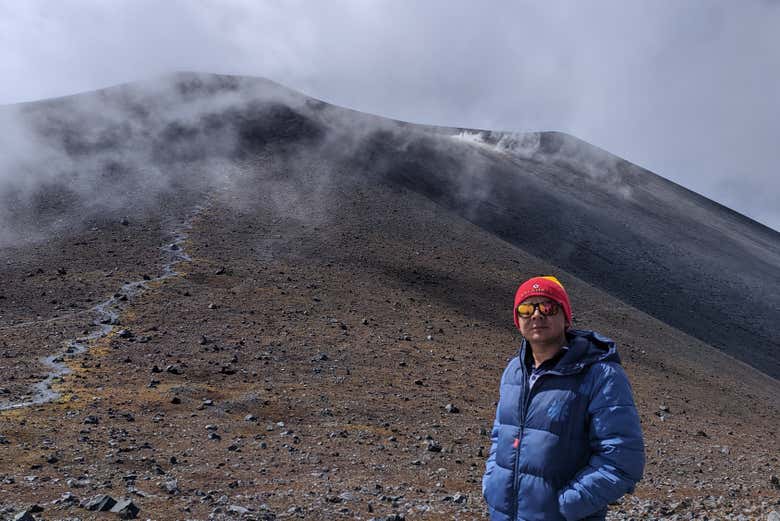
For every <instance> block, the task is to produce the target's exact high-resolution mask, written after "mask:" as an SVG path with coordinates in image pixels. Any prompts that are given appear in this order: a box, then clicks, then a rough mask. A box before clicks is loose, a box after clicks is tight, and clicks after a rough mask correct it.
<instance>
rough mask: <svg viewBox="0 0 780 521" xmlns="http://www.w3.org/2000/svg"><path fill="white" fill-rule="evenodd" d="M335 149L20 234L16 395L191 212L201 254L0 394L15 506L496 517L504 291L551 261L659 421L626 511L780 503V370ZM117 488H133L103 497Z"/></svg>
mask: <svg viewBox="0 0 780 521" xmlns="http://www.w3.org/2000/svg"><path fill="white" fill-rule="evenodd" d="M336 170H337V167H333V166H332V167H326V166H323V165H321V164H319V163H317V162H316V161H313V162H311V163H308V164H303V165H298V171H299V172H301V173H300V176H299V177H298V178H296V179H290V178H289V177H287V174H286V173H285V171H284V170H283V169H279V168H277V167H275V166H273V165H271V166H269V165H265V164H264V163H263V161H262V158H261V159H258V162H257V163H256V164H254V165H252V166H249V167H247V170H246V173H247V177H246V179H243V180H242V179H238V180H236V182H235V184H234V189H232V190H230V191H221V192H214V193H212V194H211V195H210V197H209V199H208V201H206V204H205V205H204V206H203V208H202V209H201V210H200V211H198V212H197V213H196V214H194V215H193V216H190V212H191V211H192V210H193V208H194V203H195V201H187V202H186V204H185V202H181V201H180V202H177V203H175V202H174V201H172V202H171V204H170V205H168V206H166V208H167V210H166V211H165V212H161V215H157V216H152V217H144V218H141V217H132V218H130V219H128V221H127V222H124V223H123V222H122V220H121V219H119V218H112V219H108V220H107V221H106V222H104V223H96V224H95V226H93V227H92V228H88V229H87V230H76V231H74V232H73V233H72V234H64V235H63V236H61V237H59V238H57V239H52V240H49V241H47V242H39V243H36V244H33V245H25V246H20V247H19V248H17V249H15V250H6V251H4V252H3V259H2V264H0V269H1V270H2V280H3V287H2V288H0V296H1V297H0V346H2V347H1V349H2V358H0V371H2V373H3V374H4V375H7V377H6V378H4V380H3V383H2V385H0V387H2V389H3V390H2V391H0V392H2V393H3V395H2V396H0V398H2V400H3V403H4V404H6V405H9V404H12V403H14V402H18V401H21V400H24V399H25V398H24V395H25V394H29V393H30V388H31V387H30V386H31V385H32V384H34V383H35V382H37V381H40V379H41V378H42V377H43V376H45V373H46V369H45V368H44V367H43V366H41V365H40V363H39V362H38V360H39V358H40V357H42V356H45V355H50V354H53V353H56V352H60V351H62V349H63V347H64V346H65V345H66V343H67V342H68V341H69V340H71V339H73V338H76V337H78V336H80V335H83V334H85V332H88V331H89V330H90V329H91V328H93V327H94V326H93V325H92V321H93V320H94V318H95V317H94V312H92V311H90V310H91V308H92V307H93V306H94V305H95V304H97V303H100V302H103V301H105V300H106V299H108V298H110V297H112V295H114V294H115V293H117V292H118V291H119V289H120V288H121V287H122V285H123V284H125V283H126V282H133V281H143V280H144V277H145V276H146V278H154V277H156V276H158V275H159V274H160V273H161V272H162V271H163V269H164V267H165V266H166V264H168V263H170V255H169V254H168V253H166V252H165V251H163V250H161V247H163V246H165V245H166V244H170V242H171V241H172V238H173V237H174V234H175V232H177V231H179V232H181V231H182V230H186V233H187V239H186V241H184V242H183V243H182V248H183V249H184V251H186V253H187V254H188V255H189V256H190V257H191V260H190V261H187V262H182V263H180V264H178V265H176V266H175V269H176V271H177V275H176V276H173V277H170V278H167V279H165V280H161V281H158V282H150V283H149V284H148V288H147V289H146V290H145V291H143V292H141V293H140V294H138V295H135V296H132V297H129V298H128V299H127V300H119V301H118V302H117V308H116V309H117V312H118V313H119V320H118V321H117V322H118V323H117V324H114V325H113V328H112V330H111V332H110V333H109V334H108V335H107V336H105V337H102V338H99V339H97V340H95V341H93V342H92V343H91V345H90V349H89V350H88V351H87V352H86V353H83V354H79V355H76V356H72V357H65V360H66V362H67V364H68V366H69V367H70V370H71V372H70V373H69V374H66V375H64V376H63V377H62V378H61V379H59V380H57V381H56V382H55V384H54V389H55V390H56V392H57V393H58V394H59V396H58V398H57V399H55V400H53V401H51V402H48V403H43V404H40V405H35V406H31V407H24V408H15V409H14V408H12V409H7V410H3V411H0V518H8V519H13V518H14V516H17V515H18V514H20V513H22V512H25V511H26V512H27V516H28V517H26V518H25V517H21V518H22V519H32V518H34V519H50V520H54V519H63V520H64V519H82V520H85V519H117V518H118V517H121V516H123V515H125V516H132V515H135V516H137V517H138V518H141V519H263V520H270V519H297V518H301V519H364V520H368V519H375V520H379V519H386V520H389V519H431V520H434V519H464V520H465V519H480V518H484V517H485V515H486V509H485V507H484V504H483V501H482V498H481V495H480V480H481V476H482V472H483V468H484V460H485V457H486V454H487V451H488V448H489V444H490V440H489V428H490V425H491V424H492V421H493V414H494V408H495V402H496V400H497V389H498V380H499V377H500V374H501V371H502V369H503V367H504V365H505V363H506V361H507V359H509V358H510V357H511V356H513V355H514V353H515V349H516V348H517V346H518V344H519V336H518V334H517V333H516V332H515V331H514V330H513V327H512V321H511V301H512V296H513V293H514V290H515V288H516V285H517V283H518V282H520V281H521V280H523V279H524V278H526V277H528V276H531V275H536V274H540V273H545V274H546V273H555V274H556V275H558V276H559V278H561V280H562V281H563V282H564V284H565V285H566V286H567V288H568V290H569V293H570V295H571V296H572V300H573V306H574V312H575V315H576V317H577V323H576V325H577V326H578V327H583V328H593V329H597V330H599V331H601V332H603V333H604V334H606V335H608V336H610V337H612V338H614V339H615V340H616V341H617V342H618V344H619V352H620V354H621V356H622V358H623V361H624V365H625V367H626V369H627V371H628V374H629V376H630V378H631V381H632V385H633V388H634V392H635V395H636V400H637V405H638V407H639V411H640V415H641V419H642V425H643V429H644V432H645V436H646V443H647V458H648V466H647V471H646V474H645V479H644V480H643V481H642V482H641V484H640V485H639V486H638V487H637V490H636V492H635V494H634V495H632V496H628V497H625V498H623V499H622V500H621V501H620V502H619V503H618V504H616V505H614V506H613V507H612V508H611V512H610V514H609V519H635V520H640V519H641V520H650V519H669V520H672V519H676V520H683V519H702V520H703V519H710V520H715V519H741V520H758V519H760V520H765V519H776V518H772V517H771V516H772V515H773V514H771V513H772V511H780V482H779V481H778V478H777V476H778V474H780V462H779V461H778V457H780V451H778V449H777V447H778V446H779V444H778V429H777V426H778V417H779V416H778V413H779V412H780V411H778V408H779V407H778V401H777V396H778V395H779V394H778V393H780V383H778V382H777V381H775V380H772V379H770V378H768V377H765V376H762V375H761V374H760V373H758V372H756V371H755V370H753V369H751V368H749V367H747V366H745V365H743V364H741V363H737V362H735V361H733V360H732V359H730V358H727V357H726V356H724V355H722V354H721V353H720V352H718V351H716V350H714V349H712V348H710V347H708V346H706V345H703V344H701V343H700V342H698V341H696V340H695V339H693V338H691V337H689V336H686V335H684V334H683V333H681V332H679V331H678V330H676V329H673V328H670V327H668V326H667V325H665V324H663V323H661V322H659V321H657V320H655V319H653V318H651V317H649V316H647V315H645V314H643V313H641V312H639V311H637V310H636V309H634V308H631V307H630V306H627V305H626V304H624V303H622V302H620V301H618V300H615V299H613V298H611V297H610V296H608V295H606V294H604V293H602V292H600V291H599V290H598V289H597V288H594V287H591V286H588V285H587V284H585V283H583V282H581V281H580V280H578V279H576V278H574V277H572V276H569V275H567V274H566V273H565V272H560V271H559V270H556V269H555V268H554V267H552V266H550V265H547V264H545V263H544V261H543V260H540V259H538V258H534V257H532V256H529V255H527V254H525V253H524V252H523V251H522V250H519V249H517V248H515V247H512V246H510V245H509V244H507V243H505V242H503V241H501V240H499V239H497V238H496V237H495V236H492V235H489V234H487V233H485V232H483V231H482V230H481V229H479V228H477V227H476V226H474V225H472V224H470V223H468V222H467V221H465V220H462V219H460V218H457V217H454V216H453V215H452V214H450V213H448V212H446V211H445V210H443V209H441V208H440V207H439V206H437V205H435V204H433V203H431V202H430V201H428V200H426V199H423V198H422V197H420V196H418V195H415V194H412V193H408V192H405V191H402V190H399V189H392V188H389V187H385V186H381V185H379V186H377V185H369V184H368V183H366V182H361V181H360V180H356V179H349V178H341V177H338V176H337V174H338V172H337V171H336ZM326 178H327V179H329V182H328V183H325V182H323V179H326ZM301 187H305V188H301ZM336 203H337V204H336ZM188 225H189V226H190V227H189V228H188ZM93 228H94V229H93ZM119 297H121V292H120V295H119ZM724 327H728V325H727V321H726V320H724ZM102 496H110V497H111V498H113V500H116V501H120V502H121V501H122V500H126V501H127V500H129V502H131V503H132V505H128V504H127V502H125V503H123V504H120V505H119V506H118V507H116V506H115V507H114V508H115V510H121V511H122V512H119V513H117V512H113V513H112V512H99V511H95V510H89V509H88V508H87V507H91V508H100V507H101V502H102V505H104V506H105V505H108V504H110V503H111V501H109V500H107V499H105V498H104V497H102ZM90 500H92V503H91V504H90ZM134 507H135V508H137V509H138V512H137V513H136V512H134Z"/></svg>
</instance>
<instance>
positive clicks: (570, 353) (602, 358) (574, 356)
mask: <svg viewBox="0 0 780 521" xmlns="http://www.w3.org/2000/svg"><path fill="white" fill-rule="evenodd" d="M566 342H567V344H568V347H569V349H568V350H567V351H566V354H564V355H563V358H561V359H560V360H559V361H558V363H557V364H555V367H553V368H552V369H550V370H549V372H553V373H559V374H574V373H579V372H580V371H582V370H583V369H585V368H586V367H588V366H590V365H591V364H594V363H596V362H616V363H618V364H619V363H620V356H618V353H617V347H616V346H615V342H614V341H612V340H611V339H609V338H607V337H605V336H603V335H600V334H599V333H597V332H595V331H589V330H584V329H572V328H569V329H568V330H567V331H566ZM528 349H529V347H528V342H527V341H526V339H525V338H523V342H522V344H521V345H520V352H519V356H520V362H524V360H525V356H526V352H527V350H528Z"/></svg>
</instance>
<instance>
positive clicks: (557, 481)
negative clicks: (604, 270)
mask: <svg viewBox="0 0 780 521" xmlns="http://www.w3.org/2000/svg"><path fill="white" fill-rule="evenodd" d="M513 315H514V322H515V325H516V326H517V328H518V329H519V330H520V333H521V334H522V335H523V341H522V344H521V346H520V352H519V355H518V356H515V357H514V358H512V360H511V361H510V362H509V365H508V366H507V368H506V369H505V370H504V374H503V376H502V377H501V386H500V398H499V402H498V408H497V410H496V419H495V422H494V423H493V431H492V434H491V439H492V442H493V443H492V446H491V448H490V454H489V455H488V459H487V464H486V470H485V475H484V477H483V479H482V494H483V496H484V497H485V500H486V501H487V504H488V509H489V511H490V519H491V520H493V521H516V520H518V521H519V520H522V521H537V520H538V521H564V520H565V521H574V520H583V519H587V520H594V521H595V520H603V519H605V516H606V512H607V505H608V504H609V503H612V502H613V501H615V500H617V499H618V498H619V497H621V496H622V495H623V494H625V493H627V492H632V491H633V490H634V485H635V484H636V482H638V481H639V480H640V479H641V478H642V473H643V471H644V464H645V453H644V443H643V441H642V429H641V427H640V425H639V416H638V415H637V411H636V407H635V405H634V399H633V395H632V393H631V387H630V385H629V383H628V378H627V377H626V374H625V372H624V371H623V368H622V367H621V365H620V358H619V357H618V354H617V351H616V348H615V344H614V342H612V340H610V339H608V338H605V337H603V336H601V335H599V334H598V333H595V332H593V331H581V330H576V329H572V328H571V304H570V303H569V296H568V295H567V294H566V290H565V289H564V288H563V285H561V283H560V282H558V280H557V279H556V278H555V277H550V276H547V277H534V278H532V279H529V280H527V281H525V282H524V283H523V284H521V285H520V287H519V288H518V289H517V293H516V294H515V304H514V308H513Z"/></svg>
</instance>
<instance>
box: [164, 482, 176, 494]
mask: <svg viewBox="0 0 780 521" xmlns="http://www.w3.org/2000/svg"><path fill="white" fill-rule="evenodd" d="M163 489H165V491H166V492H167V493H168V494H178V493H179V482H178V481H177V480H175V479H169V480H168V481H166V482H165V483H164V484H163Z"/></svg>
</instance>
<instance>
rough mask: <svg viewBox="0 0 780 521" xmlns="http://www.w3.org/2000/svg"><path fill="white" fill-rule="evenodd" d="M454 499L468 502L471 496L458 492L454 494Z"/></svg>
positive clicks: (457, 501)
mask: <svg viewBox="0 0 780 521" xmlns="http://www.w3.org/2000/svg"><path fill="white" fill-rule="evenodd" d="M452 500H453V501H454V502H455V503H466V502H468V500H469V497H468V496H467V495H466V494H460V493H457V494H455V495H454V496H452Z"/></svg>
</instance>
